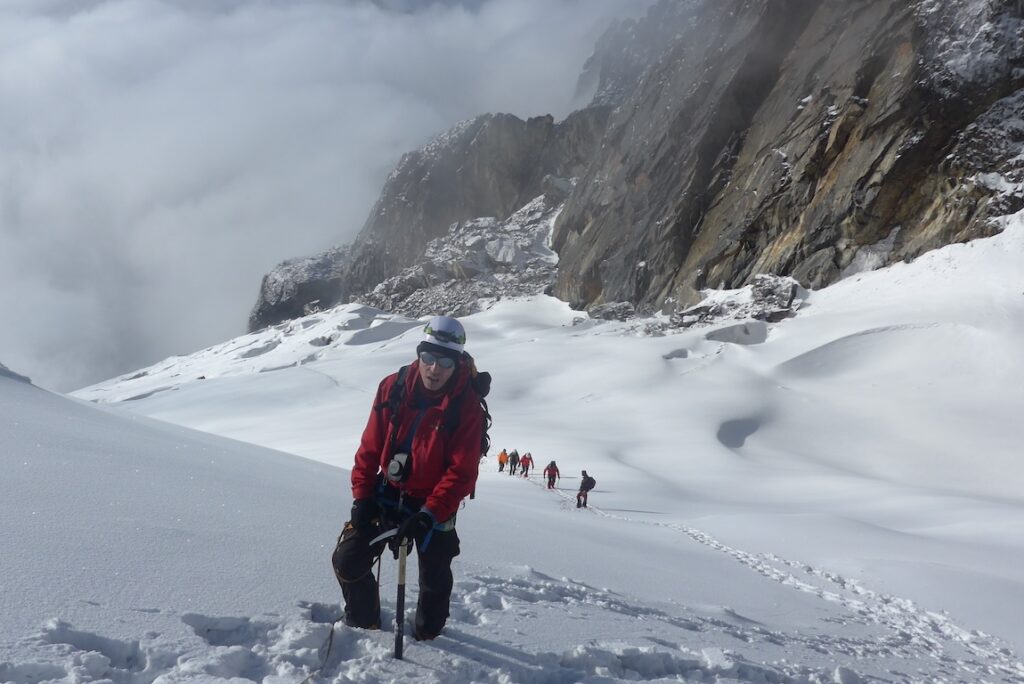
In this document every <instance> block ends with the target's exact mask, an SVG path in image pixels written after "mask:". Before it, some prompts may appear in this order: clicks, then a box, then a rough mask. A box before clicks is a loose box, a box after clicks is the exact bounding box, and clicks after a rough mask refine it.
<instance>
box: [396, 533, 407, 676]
mask: <svg viewBox="0 0 1024 684" xmlns="http://www.w3.org/2000/svg"><path fill="white" fill-rule="evenodd" d="M407 549H408V547H407V546H406V545H405V544H402V545H401V548H399V549H398V599H397V600H396V601H395V659H396V660H401V659H402V646H403V645H404V640H405V639H404V637H405V557H406V553H407Z"/></svg>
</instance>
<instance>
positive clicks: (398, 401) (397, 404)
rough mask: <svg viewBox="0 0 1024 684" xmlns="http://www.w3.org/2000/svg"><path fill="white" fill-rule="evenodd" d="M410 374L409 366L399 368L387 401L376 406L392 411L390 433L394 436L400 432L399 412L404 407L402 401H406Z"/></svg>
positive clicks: (376, 407) (378, 408)
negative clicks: (406, 388)
mask: <svg viewBox="0 0 1024 684" xmlns="http://www.w3.org/2000/svg"><path fill="white" fill-rule="evenodd" d="M408 374H409V366H402V367H401V368H399V369H398V377H397V378H396V379H395V384H393V385H392V386H391V390H390V391H389V392H388V398H387V401H384V402H381V403H379V404H377V405H376V406H374V408H375V409H376V410H378V411H379V410H381V409H383V408H387V409H388V410H389V411H391V426H390V428H389V434H390V435H391V436H392V437H393V436H394V435H395V434H396V433H397V432H398V413H399V411H400V410H401V408H402V402H403V401H405V378H406V376H407V375H408ZM385 441H386V439H385Z"/></svg>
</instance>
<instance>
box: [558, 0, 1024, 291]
mask: <svg viewBox="0 0 1024 684" xmlns="http://www.w3.org/2000/svg"><path fill="white" fill-rule="evenodd" d="M669 4H671V3H669ZM688 9H689V10H690V15H689V20H688V21H684V22H682V24H681V26H680V27H679V28H680V32H679V34H678V36H677V38H676V40H675V42H674V44H673V45H672V46H671V47H670V48H669V50H668V51H667V52H666V53H665V54H664V55H663V56H662V58H661V59H660V60H658V61H657V62H655V63H654V64H652V65H651V66H650V67H649V68H648V69H647V70H646V71H645V72H644V76H643V78H642V80H641V81H640V83H639V85H638V86H637V87H636V88H635V89H634V90H633V91H632V92H631V93H630V95H629V96H628V97H627V98H626V99H625V101H624V102H623V104H622V105H621V106H620V107H618V109H616V110H615V112H614V113H613V115H612V118H611V120H610V122H609V127H608V131H607V132H606V135H605V138H604V141H603V142H604V144H603V146H602V149H601V151H600V153H599V154H598V157H597V159H596V160H595V161H594V163H593V164H592V165H591V166H590V168H589V169H588V170H587V173H586V174H584V176H583V177H582V178H581V179H580V182H579V183H578V184H577V186H576V190H575V192H574V193H573V195H572V196H571V197H570V199H569V202H568V204H567V206H566V209H565V211H563V213H562V215H561V216H560V218H559V221H558V223H557V225H556V229H555V236H554V247H555V249H556V251H558V253H559V255H560V257H561V261H560V264H559V277H558V282H557V285H556V288H555V294H556V295H558V296H560V297H562V298H563V299H566V300H568V301H570V302H571V303H573V304H575V305H579V306H585V305H592V304H595V303H601V302H615V301H629V302H632V303H634V304H637V305H639V306H640V307H641V308H647V309H655V308H668V309H672V310H674V309H677V308H678V307H681V306H684V305H686V304H691V303H693V302H695V301H697V300H698V299H699V294H698V290H699V289H701V288H704V287H727V288H728V287H739V286H741V285H743V284H745V283H748V282H750V281H751V280H752V278H753V277H754V276H755V275H756V274H758V273H777V274H791V275H793V276H794V277H796V279H797V280H799V281H800V282H801V283H802V284H804V285H806V286H809V287H820V286H822V285H826V284H828V283H830V282H832V281H834V280H836V279H837V278H839V277H840V275H841V274H842V273H843V272H844V270H845V269H849V268H851V266H852V267H854V268H856V267H857V264H858V263H861V262H865V261H869V262H870V263H871V264H872V265H876V266H877V265H882V264H884V263H887V262H891V261H892V260H896V259H904V258H912V257H913V256H915V255H917V254H920V253H921V252H923V251H925V250H928V249H932V248H934V247H937V246H940V245H943V244H947V243H949V242H952V241H958V240H966V239H970V238H972V237H977V236H981V235H984V234H986V233H987V232H988V231H990V230H991V228H990V227H989V226H990V223H989V222H988V221H987V220H986V219H987V218H988V217H989V216H991V215H992V214H993V212H996V213H998V212H1001V211H1005V210H1006V208H1007V206H1008V204H1012V203H1013V201H1014V200H1012V199H1010V200H1006V194H1007V193H1003V195H1004V199H1003V200H1000V201H999V202H995V203H993V198H994V197H995V195H996V194H998V193H996V192H994V191H993V188H992V187H991V183H988V184H986V183H985V182H979V180H978V173H979V172H981V171H982V170H983V169H988V170H989V171H992V170H994V169H1000V168H1002V169H1005V164H1006V159H1005V158H1006V157H1007V156H1008V154H1007V148H1006V146H1005V145H1003V144H1001V142H999V141H997V139H996V136H993V135H985V134H981V131H988V130H991V126H992V124H993V123H994V122H995V121H997V120H999V118H1000V117H1001V116H1002V115H1003V114H1005V113H1006V112H1007V111H1008V110H1010V109H1011V108H1012V107H1013V104H1014V103H1015V102H1017V100H1016V99H1013V98H1014V97H1015V95H1014V94H1015V93H1016V92H1017V91H1018V90H1020V88H1021V86H1022V85H1024V70H1022V68H1024V60H1022V56H1024V54H1022V52H1024V49H1022V45H1024V40H1022V29H1021V26H1022V24H1021V20H1020V9H1021V7H1020V3H1018V2H1016V0H1014V1H1012V2H1007V1H1005V0H959V1H958V0H952V1H950V2H942V3H940V2H937V1H935V2H933V1H931V0H929V1H927V2H916V3H915V2H906V1H905V0H904V1H899V0H860V1H857V0H852V1H846V0H844V1H842V2H840V1H830V0H819V1H814V0H723V1H722V2H713V3H712V2H706V3H688ZM1004 98H1010V99H1004ZM986 118H988V119H989V121H988V122H987V123H986ZM972 124H973V126H974V127H973V128H971V126H972ZM986 137H987V138H988V142H987V143H986V142H984V139H985V138H986ZM868 255H870V256H871V258H870V259H868V258H867V257H868Z"/></svg>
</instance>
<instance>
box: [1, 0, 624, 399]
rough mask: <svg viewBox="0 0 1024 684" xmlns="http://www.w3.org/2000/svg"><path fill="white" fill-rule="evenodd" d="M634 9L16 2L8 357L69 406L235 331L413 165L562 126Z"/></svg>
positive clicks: (6, 252) (8, 47) (618, 3)
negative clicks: (519, 120)
mask: <svg viewBox="0 0 1024 684" xmlns="http://www.w3.org/2000/svg"><path fill="white" fill-rule="evenodd" d="M471 4H473V3H471ZM423 5H426V6H423ZM403 7H405V8H406V9H408V8H409V3H405V5H403ZM637 11H639V7H638V3H636V2H631V1H629V0H557V1H554V0H489V1H487V2H484V3H483V4H482V5H481V6H480V7H466V6H463V5H459V4H452V3H443V4H426V3H422V4H421V5H420V6H419V9H417V10H416V11H406V12H395V11H389V10H387V9H384V5H382V4H380V3H372V2H337V1H335V2H331V1H329V0H316V1H314V0H306V1H303V2H285V1H284V0H278V1H269V0H262V1H261V0H250V1H242V0H233V1H221V2H208V1H203V2H199V1H198V0H193V1H184V0H177V1H176V2H171V1H170V0H163V1H158V0H106V1H103V0H93V1H91V2H81V1H78V0H76V1H75V2H70V1H66V0H45V1H37V0H31V1H29V0H8V2H5V3H4V5H3V7H2V9H0V34H2V35H4V41H3V43H0V101H2V102H3V103H4V106H3V107H2V108H0V311H2V312H4V318H5V320H4V323H3V325H2V326H0V359H2V360H3V361H4V362H5V363H7V364H8V365H9V366H11V367H12V368H13V369H14V370H20V371H21V372H23V373H26V374H28V375H31V376H32V377H33V379H34V380H36V381H37V382H38V383H41V384H44V385H47V386H50V387H54V388H58V389H70V388H73V387H76V386H79V385H81V384H84V383H87V382H91V381H95V380H99V379H102V378H104V377H109V376H111V375H114V374H116V373H119V372H123V371H126V370H130V369H132V368H135V367H138V366H141V365H144V364H146V363H150V362H152V361H154V360H156V359H158V358H160V357H163V356H167V355H169V354H173V353H183V352H187V351H192V350H194V349H196V348H198V347H201V346H205V345H207V344H210V343H213V342H216V341H220V340H222V339H226V338H228V337H231V336H233V335H235V334H238V333H239V332H240V331H242V330H243V328H244V325H245V321H246V317H247V315H248V311H249V308H250V307H251V306H252V304H253V303H254V301H255V296H256V293H257V289H258V286H259V279H260V277H261V276H262V274H263V273H264V272H266V271H267V270H268V269H269V268H271V267H272V266H273V265H274V264H275V263H277V262H278V261H280V260H282V259H284V258H288V257H292V256H300V255H306V254H311V253H313V252H316V251H319V250H322V249H324V248H326V247H329V246H331V245H333V244H338V243H341V242H345V241H347V240H349V239H350V238H351V237H352V236H353V235H354V234H355V232H356V231H357V230H358V229H359V228H360V227H361V225H362V222H363V221H364V219H365V217H366V214H367V212H368V211H369V208H370V206H371V205H372V203H373V201H374V199H376V195H377V193H378V191H379V189H380V186H381V184H382V182H383V179H384V177H385V176H386V175H387V173H388V172H389V171H390V169H391V167H392V165H393V164H394V163H395V161H397V159H398V157H399V156H400V155H401V153H403V152H405V151H407V150H410V149H414V148H416V147H418V146H420V145H421V144H423V143H424V142H425V141H426V140H427V139H428V138H429V137H430V136H432V135H434V134H436V133H437V132H440V131H442V130H444V129H446V128H448V127H449V126H450V125H452V124H453V123H455V122H456V121H458V120H460V119H464V118H467V117H470V116H474V115H476V114H479V113H483V112H488V111H508V112H512V113H515V114H518V115H520V116H532V115H536V114H543V113H549V112H550V113H552V114H554V115H555V116H556V117H559V116H564V115H565V114H567V113H569V111H570V110H571V109H572V108H573V106H574V103H573V102H572V95H573V92H574V88H575V82H576V77H577V76H578V74H579V71H580V68H581V66H582V63H583V61H584V60H585V59H586V57H587V56H589V54H590V51H591V49H592V47H593V44H594V41H595V40H596V38H597V36H598V35H599V33H600V31H601V30H602V29H603V27H604V26H605V25H606V22H607V20H608V18H609V17H610V16H613V15H617V14H623V13H636V12H637Z"/></svg>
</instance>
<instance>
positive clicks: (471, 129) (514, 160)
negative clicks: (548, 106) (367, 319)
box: [249, 106, 609, 330]
mask: <svg viewBox="0 0 1024 684" xmlns="http://www.w3.org/2000/svg"><path fill="white" fill-rule="evenodd" d="M608 112H609V108H607V107H596V106H595V107H590V108H587V109H584V110H582V111H579V112H576V113H574V114H572V115H571V116H569V117H567V118H566V119H565V120H564V121H562V122H559V123H555V121H554V119H553V118H552V117H550V116H539V117H535V118H532V119H529V120H527V121H523V120H521V119H519V118H517V117H515V116H512V115H510V114H496V115H492V114H487V115H484V116H480V117H478V118H476V119H474V120H472V121H467V122H463V123H461V124H459V125H457V126H455V127H454V128H453V129H451V130H450V131H448V132H447V133H445V134H444V135H442V136H440V137H438V138H437V139H435V140H434V141H432V142H431V143H430V144H429V145H427V146H426V147H424V148H423V149H420V150H417V151H415V152H410V153H408V154H406V155H405V156H404V157H402V160H401V161H400V162H399V164H398V166H397V167H396V168H395V170H394V171H393V172H392V173H391V176H390V177H389V178H388V180H387V182H386V183H385V185H384V189H383V191H382V192H381V195H380V198H379V199H378V200H377V203H376V204H375V205H374V207H373V210H372V211H371V212H370V216H369V218H368V219H367V221H366V224H365V225H364V227H363V229H362V230H361V231H360V233H359V236H358V237H357V238H356V240H355V241H354V242H353V244H352V245H349V246H347V247H345V248H342V249H335V250H331V251H329V252H325V253H324V254H321V255H318V256H316V257H312V258H309V259H296V260H291V261H287V262H284V263H282V264H281V265H279V266H278V267H277V268H276V269H275V270H274V271H272V272H271V273H269V274H268V275H267V276H265V277H264V279H263V284H262V286H261V288H260V298H259V300H258V302H257V304H256V307H255V309H253V312H252V314H251V315H250V318H249V328H250V330H255V329H258V328H261V327H265V326H267V325H270V324H273V323H276V322H279V321H281V320H284V319H286V318H292V317H295V316H298V315H302V312H303V310H305V309H307V308H308V307H309V305H310V303H311V300H313V299H316V300H318V302H317V304H316V306H318V307H319V308H324V307H327V306H333V305H334V304H337V303H339V302H347V301H348V300H349V299H350V298H351V297H353V296H355V295H359V294H362V293H364V292H367V291H369V290H372V289H373V288H374V287H375V286H376V285H377V284H378V283H380V282H381V281H383V280H385V279H386V278H389V277H391V276H394V275H397V274H399V273H400V272H401V271H402V270H403V269H405V268H408V267H410V266H413V265H415V264H416V263H417V261H418V260H419V259H420V258H421V257H422V256H423V255H424V252H425V250H426V248H427V244H428V243H429V242H430V241H431V240H433V239H436V238H439V237H441V236H444V235H445V234H446V233H447V232H448V230H449V228H450V227H451V226H452V224H456V223H459V222H463V221H469V220H471V219H475V218H478V217H494V218H496V219H497V220H499V221H502V220H504V219H507V218H508V217H509V216H510V215H512V214H513V213H514V212H515V211H517V210H518V209H520V208H521V207H522V206H524V205H525V204H527V203H528V202H530V201H531V200H532V199H533V198H535V197H537V196H539V195H541V194H542V192H543V187H542V182H543V180H544V178H545V176H548V175H552V176H555V177H573V176H577V175H580V174H581V173H582V172H583V169H584V168H586V166H587V165H588V164H589V162H590V160H591V158H592V155H593V152H594V151H595V150H596V149H597V145H598V141H599V140H600V137H601V135H602V134H603V132H604V129H605V124H606V122H607V117H608Z"/></svg>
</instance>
